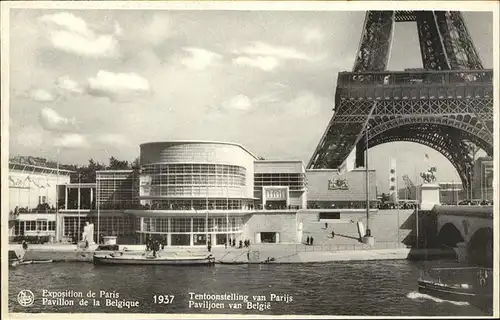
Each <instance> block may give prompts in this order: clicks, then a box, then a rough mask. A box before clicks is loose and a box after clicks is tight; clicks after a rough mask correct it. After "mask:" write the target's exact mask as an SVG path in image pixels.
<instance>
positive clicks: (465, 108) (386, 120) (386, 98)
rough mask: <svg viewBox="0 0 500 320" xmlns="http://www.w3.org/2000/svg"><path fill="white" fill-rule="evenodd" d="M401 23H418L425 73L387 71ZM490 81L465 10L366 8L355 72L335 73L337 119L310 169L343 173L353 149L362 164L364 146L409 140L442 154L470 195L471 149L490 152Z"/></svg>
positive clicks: (413, 70)
mask: <svg viewBox="0 0 500 320" xmlns="http://www.w3.org/2000/svg"><path fill="white" fill-rule="evenodd" d="M401 21H415V22H416V25H417V30H418V37H419V43H420V53H421V56H422V62H423V69H418V70H415V69H412V70H407V71H403V72H391V71H386V67H387V63H388V60H389V54H390V50H391V45H392V37H393V30H394V24H395V23H396V22H401ZM492 80H493V70H491V69H483V66H482V63H481V60H480V58H479V56H478V54H477V51H476V49H475V47H474V44H473V43H472V39H471V37H470V35H469V32H468V30H467V27H466V25H465V21H464V18H463V16H462V14H461V13H460V12H455V11H368V12H367V13H366V17H365V22H364V28H363V30H362V35H361V42H360V45H359V49H358V53H357V56H356V60H355V63H354V68H353V71H352V72H340V73H339V75H338V80H337V89H336V93H335V111H334V115H333V117H332V119H331V120H330V123H329V124H328V127H327V129H326V131H325V133H324V134H323V136H322V138H321V140H320V142H319V144H318V146H317V147H316V150H315V151H314V154H313V156H312V158H311V160H310V162H309V164H308V168H339V167H340V166H341V165H342V164H343V163H344V161H346V159H347V157H348V156H349V154H350V153H351V152H352V151H353V150H354V147H356V153H355V154H356V166H357V167H359V166H363V165H364V158H363V153H364V150H365V146H366V145H368V147H369V148H370V147H373V146H376V145H379V144H382V143H386V142H392V141H410V142H416V143H420V144H423V145H427V146H429V147H431V148H433V149H435V150H437V151H439V152H440V153H441V154H443V155H444V156H445V157H446V158H447V159H448V160H449V161H450V162H451V163H452V164H453V166H454V167H455V168H456V169H457V171H458V173H459V175H460V178H461V180H462V184H463V187H464V189H466V190H467V189H468V188H469V186H470V184H471V180H472V172H473V157H472V149H473V146H474V145H475V146H477V147H480V148H481V149H483V150H484V151H485V152H486V153H487V154H488V155H490V156H492V155H493V134H492V132H493V83H492ZM366 130H368V134H367V135H365V131H366ZM366 136H368V144H367V143H366V141H365V139H366V138H365V137H366Z"/></svg>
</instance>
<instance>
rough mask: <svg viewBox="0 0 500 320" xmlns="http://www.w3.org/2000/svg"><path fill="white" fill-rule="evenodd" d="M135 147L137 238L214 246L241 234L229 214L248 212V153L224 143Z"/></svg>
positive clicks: (250, 182)
mask: <svg viewBox="0 0 500 320" xmlns="http://www.w3.org/2000/svg"><path fill="white" fill-rule="evenodd" d="M140 147H141V173H140V177H139V181H140V182H139V184H140V187H139V199H140V202H141V206H142V209H143V210H142V212H136V214H137V222H136V231H137V232H138V233H139V234H142V235H143V237H145V235H146V234H153V235H162V236H165V237H166V238H168V239H167V242H168V244H169V245H205V244H206V243H207V241H211V243H213V244H216V245H217V244H223V243H224V242H225V241H226V239H228V238H229V239H231V238H234V236H236V235H239V234H240V233H241V232H242V230H243V225H244V224H243V218H242V216H241V214H230V210H251V209H253V203H254V197H253V196H254V195H253V192H254V161H255V160H256V158H255V156H254V155H253V154H251V153H250V152H249V151H248V150H246V149H245V148H243V147H242V146H241V145H238V144H233V143H226V142H209V141H169V142H152V143H145V144H142V145H141V146H140ZM142 241H145V240H144V239H142Z"/></svg>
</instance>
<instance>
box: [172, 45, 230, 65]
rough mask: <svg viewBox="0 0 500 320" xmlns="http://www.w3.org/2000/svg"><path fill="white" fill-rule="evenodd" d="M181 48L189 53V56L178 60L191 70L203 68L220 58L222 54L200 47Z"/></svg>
mask: <svg viewBox="0 0 500 320" xmlns="http://www.w3.org/2000/svg"><path fill="white" fill-rule="evenodd" d="M182 50H184V51H185V52H187V53H189V56H188V57H185V58H182V59H181V60H180V62H181V63H182V64H183V65H184V66H186V67H187V68H189V69H193V70H203V69H205V68H207V67H209V66H210V65H212V64H213V63H215V62H216V61H218V60H220V59H222V55H220V54H218V53H215V52H212V51H209V50H205V49H202V48H193V47H185V48H182Z"/></svg>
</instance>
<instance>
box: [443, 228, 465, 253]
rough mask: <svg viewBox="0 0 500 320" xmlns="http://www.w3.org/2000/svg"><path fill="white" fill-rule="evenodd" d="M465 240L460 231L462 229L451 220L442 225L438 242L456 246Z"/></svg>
mask: <svg viewBox="0 0 500 320" xmlns="http://www.w3.org/2000/svg"><path fill="white" fill-rule="evenodd" d="M463 241H464V237H463V236H462V233H460V230H458V229H457V227H456V226H455V225H454V224H453V223H451V222H448V223H446V224H445V225H444V226H442V227H441V229H440V230H439V233H438V235H437V242H438V244H440V245H443V246H447V247H453V248H455V247H456V246H457V243H459V242H463Z"/></svg>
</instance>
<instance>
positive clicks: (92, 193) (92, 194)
mask: <svg viewBox="0 0 500 320" xmlns="http://www.w3.org/2000/svg"><path fill="white" fill-rule="evenodd" d="M92 201H94V189H93V188H90V209H92Z"/></svg>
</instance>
